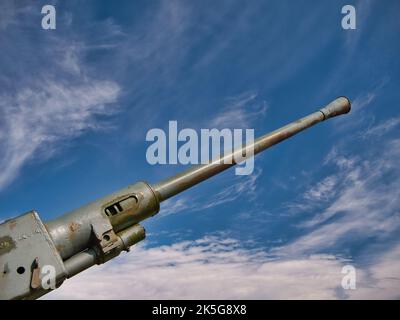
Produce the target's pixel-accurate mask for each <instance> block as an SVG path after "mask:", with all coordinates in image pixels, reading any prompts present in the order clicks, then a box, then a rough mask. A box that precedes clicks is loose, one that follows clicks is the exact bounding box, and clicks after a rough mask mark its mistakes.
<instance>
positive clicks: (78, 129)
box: [0, 81, 119, 188]
mask: <svg viewBox="0 0 400 320" xmlns="http://www.w3.org/2000/svg"><path fill="white" fill-rule="evenodd" d="M118 93H119V87H118V85H116V84H115V83H113V82H107V81H91V82H90V83H89V82H84V83H81V84H79V85H77V84H74V85H73V86H71V84H70V83H66V84H64V83H60V82H58V83H57V82H48V83H47V82H45V83H42V84H40V85H39V86H34V85H33V86H32V87H30V88H23V89H21V90H19V91H18V92H17V93H16V94H15V95H8V96H5V95H2V96H1V97H0V109H1V112H0V115H1V117H2V126H1V127H0V150H1V154H2V157H1V158H0V188H3V187H4V186H5V185H7V184H8V183H9V182H11V181H12V180H13V179H14V178H15V177H16V176H17V175H18V173H19V171H20V169H21V168H22V167H23V165H24V164H25V163H26V162H28V161H29V160H32V159H33V158H36V159H37V158H40V157H42V158H43V157H45V158H47V157H49V156H50V155H52V154H53V153H54V151H55V150H57V145H58V143H60V142H63V141H65V140H68V139H72V138H75V137H77V136H79V135H81V134H82V133H83V132H84V131H85V130H88V129H96V128H98V127H99V125H98V123H97V121H96V119H95V116H96V115H100V114H110V113H111V112H114V111H115V108H114V107H108V106H107V104H108V103H113V102H115V101H116V99H117V96H118Z"/></svg>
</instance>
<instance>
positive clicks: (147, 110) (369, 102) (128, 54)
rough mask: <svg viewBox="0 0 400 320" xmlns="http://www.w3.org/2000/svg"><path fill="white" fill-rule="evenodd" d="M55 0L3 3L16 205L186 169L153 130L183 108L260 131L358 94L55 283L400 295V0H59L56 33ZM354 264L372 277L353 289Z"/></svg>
mask: <svg viewBox="0 0 400 320" xmlns="http://www.w3.org/2000/svg"><path fill="white" fill-rule="evenodd" d="M44 4H50V2H49V1H37V2H35V3H34V4H32V3H31V2H29V1H19V2H15V1H8V0H7V1H2V2H1V4H0V48H1V50H0V155H1V157H0V220H3V219H7V218H10V217H13V216H16V215H19V214H21V213H24V212H26V211H29V210H31V209H35V210H37V211H38V212H39V213H40V215H41V217H42V218H43V219H44V220H48V219H51V218H54V217H56V216H58V215H60V214H62V213H64V212H67V211H69V210H72V209H74V208H77V207H79V206H81V205H83V204H85V203H87V202H90V201H92V200H94V199H96V198H99V197H101V196H103V195H106V194H108V193H110V192H112V191H115V190H117V189H120V188H122V187H124V186H126V185H127V184H130V183H132V182H135V181H137V180H146V181H148V182H150V183H155V182H157V181H159V180H161V179H163V178H166V177H168V176H170V175H172V174H174V173H176V172H178V171H180V170H182V169H183V168H184V167H183V166H179V165H166V166H165V165H159V166H151V165H149V164H148V163H147V162H146V157H145V155H146V149H147V147H148V146H149V143H148V142H146V141H145V136H146V132H147V131H148V130H150V129H152V128H163V129H166V128H167V126H168V121H170V120H177V121H178V126H179V128H181V129H182V128H185V127H190V128H194V129H197V130H199V129H200V128H213V127H218V128H223V127H228V128H254V129H255V134H256V136H258V135H261V134H263V133H264V132H268V131H271V130H273V129H276V128H278V127H280V126H282V125H284V124H286V123H288V122H290V121H292V120H295V119H297V118H299V117H302V116H304V115H307V114H308V113H311V112H313V111H315V110H317V109H318V107H321V106H323V105H325V104H327V103H328V102H330V101H331V100H333V99H335V98H336V97H338V96H341V95H345V96H348V97H349V98H350V99H351V101H352V103H353V104H352V111H351V113H350V114H349V115H346V116H343V117H339V118H335V119H333V120H331V121H329V122H326V123H323V124H320V125H317V126H316V127H313V128H311V129H310V130H307V131H306V132H303V133H301V134H300V135H298V136H296V137H294V138H292V139H290V140H288V141H285V142H284V143H282V144H279V145H278V146H276V147H274V148H272V149H270V150H268V151H267V152H266V153H264V154H262V155H259V156H257V157H256V160H255V166H256V168H255V171H254V173H253V174H252V175H251V176H247V177H238V176H235V175H234V170H230V171H227V172H225V173H223V174H222V175H220V176H218V177H216V178H214V179H212V180H210V181H207V182H205V183H204V184H202V185H200V186H197V187H195V188H193V189H192V190H190V191H188V192H185V193H184V194H182V195H180V196H177V197H175V198H174V199H171V200H169V201H168V202H166V203H164V204H163V205H162V207H161V212H160V213H159V215H158V216H156V217H154V218H153V219H150V220H148V221H146V222H144V226H145V227H146V230H147V233H148V236H147V239H146V240H145V242H144V243H143V244H140V245H139V246H138V247H137V248H135V249H134V250H132V252H131V253H129V254H123V255H121V257H119V258H118V259H115V261H113V262H111V263H109V264H107V265H104V266H100V267H95V268H93V269H91V270H88V271H86V272H84V273H83V274H82V275H79V276H77V277H76V278H73V279H71V280H69V281H67V282H66V283H65V284H64V285H63V286H62V287H61V289H60V290H58V291H57V292H54V293H52V294H51V296H52V297H53V298H83V299H84V298H93V297H94V298H256V299H264V298H265V299H267V298H283V299H284V298H339V299H341V298H399V297H400V280H399V279H400V274H399V270H400V237H399V232H400V216H399V207H400V206H399V198H400V197H399V190H400V170H399V156H400V137H399V127H400V115H399V111H398V101H399V96H400V90H399V86H398V83H399V80H400V79H399V78H400V72H399V71H400V69H399V67H400V66H399V64H400V62H399V59H398V56H399V52H400V41H399V40H400V39H399V31H400V20H399V19H398V11H399V10H400V3H399V2H398V1H385V2H381V1H367V0H363V1H351V2H348V1H327V0H326V1H296V2H294V1H251V2H243V1H118V2H110V1H85V2H84V3H82V2H79V1H53V2H51V4H54V5H55V6H56V10H57V29H56V30H42V29H41V24H40V23H41V18H42V15H41V13H40V11H41V7H42V5H44ZM345 4H352V5H354V6H355V8H356V12H357V29H356V30H343V29H342V28H341V19H342V17H343V15H342V14H341V8H342V6H343V5H345ZM346 264H351V265H354V266H355V267H356V270H357V289H356V290H351V291H347V290H343V289H342V288H341V284H340V283H341V278H342V276H343V275H342V274H341V268H342V266H344V265H346ZM249 270H251V272H249ZM106 273H107V276H104V275H105V274H106ZM132 274H133V275H134V277H133V276H132ZM88 283H90V285H88ZM126 284H129V285H126ZM100 287H101V288H110V289H113V290H114V293H113V294H112V295H111V296H109V295H108V294H107V296H102V292H104V291H103V290H98V289H99V288H100ZM138 288H139V289H140V288H143V290H138ZM99 291H101V292H99ZM108 292H109V291H108Z"/></svg>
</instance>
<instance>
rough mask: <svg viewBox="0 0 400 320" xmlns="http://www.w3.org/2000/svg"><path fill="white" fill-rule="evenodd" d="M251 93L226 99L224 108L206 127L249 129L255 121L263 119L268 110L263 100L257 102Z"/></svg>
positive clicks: (256, 95) (253, 93)
mask: <svg viewBox="0 0 400 320" xmlns="http://www.w3.org/2000/svg"><path fill="white" fill-rule="evenodd" d="M257 98H258V94H257V93H256V92H253V91H248V92H244V93H242V94H239V95H237V96H235V97H231V98H228V99H227V103H226V106H225V107H224V108H223V109H222V110H221V111H220V113H218V114H217V115H216V116H215V117H214V118H213V119H211V121H210V122H209V124H208V125H207V127H210V128H251V126H252V125H254V122H255V121H256V120H259V119H260V118H264V117H265V115H266V112H267V110H268V105H267V102H266V101H265V100H262V101H259V99H257Z"/></svg>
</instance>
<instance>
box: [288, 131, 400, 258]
mask: <svg viewBox="0 0 400 320" xmlns="http://www.w3.org/2000/svg"><path fill="white" fill-rule="evenodd" d="M380 149H381V150H379V151H378V150H376V152H377V153H376V154H375V156H373V157H371V156H369V157H368V158H362V157H360V159H359V160H358V161H351V160H348V161H343V158H344V156H343V155H340V154H339V153H338V151H335V152H333V153H331V155H330V156H329V158H330V159H331V160H330V161H331V163H330V164H331V165H332V164H336V165H338V169H337V171H336V179H337V183H336V186H335V188H336V189H337V191H336V195H335V197H333V198H332V199H330V201H329V202H328V205H327V206H326V207H325V209H319V210H318V211H317V214H315V215H314V216H313V217H312V218H311V219H309V220H307V221H306V222H303V223H302V224H300V225H299V227H308V228H309V227H317V228H315V229H314V230H310V232H307V233H306V234H305V235H303V236H301V237H300V238H298V239H296V240H295V241H294V242H293V243H290V244H288V245H287V246H286V248H285V250H286V251H287V252H288V253H296V254H299V253H300V254H301V253H307V252H315V251H317V252H319V251H323V250H329V249H330V248H333V247H335V246H337V245H339V244H342V245H343V244H345V243H346V241H350V239H352V240H353V241H354V240H356V239H359V240H362V239H366V238H369V237H376V238H385V237H390V236H393V235H395V234H396V232H398V231H399V230H400V211H399V208H400V202H399V201H400V200H399V199H400V170H399V167H398V159H399V156H400V140H398V139H394V140H389V141H387V142H386V143H383V144H381V145H380ZM332 154H336V157H335V156H333V155H332ZM344 164H345V165H346V166H344ZM349 164H351V165H349ZM323 181H325V180H323ZM318 185H320V184H317V186H318ZM322 185H323V184H322ZM320 186H321V185H320ZM323 189H325V187H324V188H323ZM306 194H307V195H308V194H309V191H307V192H306ZM305 200H306V201H309V199H307V198H306V199H305ZM306 205H307V203H306ZM307 208H308V209H309V208H310V206H308V207H307ZM332 218H335V219H333V220H332ZM329 220H331V221H329Z"/></svg>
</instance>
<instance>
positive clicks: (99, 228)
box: [0, 97, 351, 299]
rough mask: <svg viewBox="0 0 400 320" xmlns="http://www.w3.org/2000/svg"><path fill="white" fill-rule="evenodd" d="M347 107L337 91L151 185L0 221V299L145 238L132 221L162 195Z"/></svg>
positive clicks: (33, 289) (27, 294)
mask: <svg viewBox="0 0 400 320" xmlns="http://www.w3.org/2000/svg"><path fill="white" fill-rule="evenodd" d="M350 108H351V106H350V101H349V100H348V99H347V98H345V97H339V98H337V99H336V100H334V101H333V102H331V103H330V104H328V105H327V106H326V107H324V108H322V109H320V110H318V111H317V112H314V113H312V114H310V115H308V116H306V117H304V118H302V119H299V120H297V121H294V122H292V123H290V124H288V125H286V126H284V127H282V128H279V129H277V130H275V131H273V132H271V133H268V134H266V135H263V136H261V137H260V138H258V139H256V140H255V141H253V142H251V143H248V144H246V145H244V146H243V147H241V148H238V149H236V150H234V151H233V152H231V153H229V154H227V155H223V156H222V157H220V158H217V159H214V160H212V161H211V162H210V163H208V164H202V165H197V166H194V167H192V168H190V169H188V170H186V171H184V172H182V173H180V174H177V175H175V176H173V177H171V178H169V179H166V180H163V181H161V182H159V183H156V184H154V185H150V184H148V183H146V182H137V183H135V184H133V185H130V186H128V187H126V188H124V189H122V190H119V191H117V192H115V193H113V194H111V195H108V196H106V197H104V198H101V199H99V200H97V201H95V202H92V203H90V204H88V205H86V206H83V207H81V208H79V209H77V210H74V211H72V212H70V213H67V214H65V215H63V216H61V217H59V218H57V219H55V220H52V221H49V222H47V223H45V224H44V223H42V221H41V220H40V218H39V215H38V214H37V213H36V212H35V211H30V212H28V213H26V214H24V215H21V216H19V217H17V218H15V219H11V220H8V221H5V222H4V223H2V224H0V272H1V273H2V277H0V299H36V298H38V297H40V296H42V295H44V294H46V293H48V292H49V291H50V290H52V289H55V288H56V287H59V286H60V285H61V284H62V283H63V281H64V280H65V279H67V278H70V277H72V276H74V275H76V274H77V273H79V272H81V271H83V270H85V269H87V268H89V267H91V266H93V265H95V264H101V263H104V262H106V261H108V260H110V259H112V258H114V257H116V256H118V255H119V254H120V253H121V252H122V251H128V250H129V248H130V247H131V246H133V245H134V244H136V243H137V242H139V241H141V240H143V239H144V238H145V230H144V228H143V227H142V226H141V225H139V224H138V223H139V222H140V221H142V220H144V219H147V218H149V217H151V216H153V215H155V214H157V213H158V211H159V209H160V203H161V202H162V201H164V200H166V199H169V198H171V197H172V196H174V195H176V194H178V193H180V192H182V191H184V190H186V189H188V188H190V187H192V186H194V185H196V184H198V183H200V182H202V181H204V180H206V179H208V178H210V177H212V176H214V175H216V174H218V173H220V172H222V171H224V170H226V169H228V168H230V167H232V166H234V165H235V164H237V163H239V162H241V161H244V160H245V159H247V158H249V157H252V156H254V155H256V154H257V153H260V152H262V151H264V150H265V149H267V148H269V147H271V146H273V145H275V144H277V143H279V142H281V141H283V140H285V139H287V138H290V137H291V136H293V135H295V134H297V133H299V132H301V131H303V130H304V129H307V128H309V127H311V126H313V125H315V124H317V123H319V122H321V121H324V120H326V119H329V118H332V117H335V116H338V115H341V114H345V113H348V112H349V111H350ZM238 159H239V160H238Z"/></svg>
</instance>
